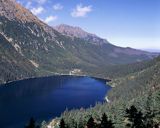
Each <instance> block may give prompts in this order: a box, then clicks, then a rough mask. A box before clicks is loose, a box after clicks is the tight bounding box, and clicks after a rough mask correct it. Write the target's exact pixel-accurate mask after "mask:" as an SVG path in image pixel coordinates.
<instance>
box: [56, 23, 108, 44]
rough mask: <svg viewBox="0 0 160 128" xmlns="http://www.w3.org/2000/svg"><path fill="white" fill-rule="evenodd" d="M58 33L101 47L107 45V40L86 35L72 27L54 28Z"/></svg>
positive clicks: (64, 25)
mask: <svg viewBox="0 0 160 128" xmlns="http://www.w3.org/2000/svg"><path fill="white" fill-rule="evenodd" d="M54 28H55V29H56V30H57V31H58V32H60V33H62V34H65V35H68V36H70V37H72V38H73V37H77V38H82V39H85V40H87V41H89V42H91V43H93V44H97V45H101V44H105V43H106V44H107V43H109V42H108V41H107V40H105V39H102V38H100V37H98V36H96V35H95V34H91V33H88V32H86V31H84V30H83V29H81V28H79V27H73V26H69V25H66V24H61V25H58V26H55V27H54Z"/></svg>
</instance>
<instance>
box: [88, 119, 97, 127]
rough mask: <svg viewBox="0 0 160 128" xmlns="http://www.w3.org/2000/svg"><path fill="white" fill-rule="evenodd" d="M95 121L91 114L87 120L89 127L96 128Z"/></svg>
mask: <svg viewBox="0 0 160 128" xmlns="http://www.w3.org/2000/svg"><path fill="white" fill-rule="evenodd" d="M95 126H96V125H95V123H94V119H93V117H92V116H91V117H90V118H89V120H88V122H87V128H95Z"/></svg>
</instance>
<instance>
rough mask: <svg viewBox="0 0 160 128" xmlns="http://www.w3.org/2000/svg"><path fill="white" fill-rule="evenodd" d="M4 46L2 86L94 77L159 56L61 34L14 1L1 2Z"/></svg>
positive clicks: (0, 38) (0, 27) (0, 26)
mask: <svg viewBox="0 0 160 128" xmlns="http://www.w3.org/2000/svg"><path fill="white" fill-rule="evenodd" d="M95 41H96V42H95ZM97 42H98V43H97ZM0 46H1V47H0V54H1V56H0V57H1V58H2V59H1V62H0V72H1V74H0V83H3V82H7V81H12V80H17V79H21V78H26V77H32V76H44V75H51V74H52V75H53V74H56V73H59V74H60V73H65V74H69V73H70V72H71V71H73V70H74V69H78V70H79V71H80V72H78V74H86V75H94V74H95V73H96V71H97V70H99V71H101V70H103V69H104V68H106V67H108V66H113V65H119V64H128V63H133V62H139V61H143V60H148V59H151V58H153V57H155V56H156V54H153V53H148V52H144V51H139V50H135V49H131V48H121V47H116V46H114V45H112V44H110V43H108V42H107V41H106V40H104V39H101V38H100V37H97V36H94V37H92V36H91V37H90V38H89V39H88V38H87V39H86V38H82V37H79V36H77V37H75V36H73V37H71V36H69V35H65V34H63V33H59V32H58V31H57V30H55V29H54V28H52V27H51V26H48V25H47V24H45V23H43V22H42V21H41V20H39V19H38V18H37V17H36V16H34V15H33V14H32V13H31V12H30V11H29V10H27V9H25V8H24V7H22V6H21V5H20V4H18V3H16V2H15V1H13V0H0ZM108 69H109V68H108ZM13 74H14V75H13ZM102 74H103V73H102ZM102 74H101V73H100V75H101V76H103V75H102ZM100 75H99V76H100ZM105 77H106V76H105Z"/></svg>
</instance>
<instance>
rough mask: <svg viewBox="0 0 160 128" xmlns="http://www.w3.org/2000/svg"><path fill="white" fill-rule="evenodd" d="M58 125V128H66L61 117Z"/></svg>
mask: <svg viewBox="0 0 160 128" xmlns="http://www.w3.org/2000/svg"><path fill="white" fill-rule="evenodd" d="M59 127H60V128H66V124H65V122H64V119H63V118H62V119H61V121H60V124H59Z"/></svg>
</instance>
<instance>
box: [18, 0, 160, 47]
mask: <svg viewBox="0 0 160 128" xmlns="http://www.w3.org/2000/svg"><path fill="white" fill-rule="evenodd" d="M17 1H18V2H19V3H21V4H22V5H23V6H25V7H26V8H28V9H29V10H31V11H32V12H33V13H34V14H35V15H37V16H38V17H39V18H40V19H41V20H43V21H44V22H46V23H47V24H49V25H50V26H55V25H58V24H68V25H72V26H79V27H81V28H83V29H84V30H86V31H88V32H91V33H94V34H96V35H98V36H100V37H103V38H105V39H107V40H108V41H110V42H111V43H112V44H115V45H118V46H123V47H133V48H139V49H160V0H17Z"/></svg>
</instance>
